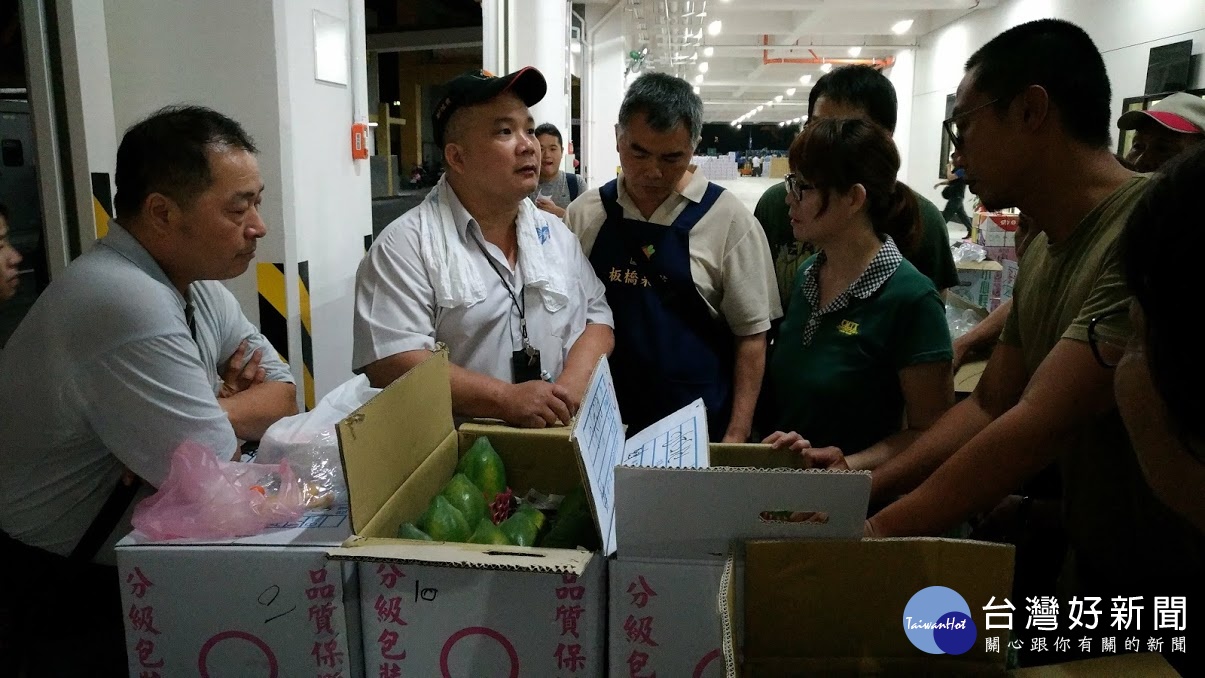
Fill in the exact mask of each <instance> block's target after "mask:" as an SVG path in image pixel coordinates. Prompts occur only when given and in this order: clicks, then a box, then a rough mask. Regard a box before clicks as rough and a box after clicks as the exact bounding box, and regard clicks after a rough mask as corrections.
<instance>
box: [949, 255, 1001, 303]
mask: <svg viewBox="0 0 1205 678" xmlns="http://www.w3.org/2000/svg"><path fill="white" fill-rule="evenodd" d="M957 266H958V286H957V287H954V288H952V289H951V292H953V293H954V294H956V295H957V296H960V297H962V298H963V299H966V300H967V301H969V302H971V303H972V304H974V305H976V306H979V307H981V308H984V309H987V310H988V311H989V312H990V311H993V310H995V308H996V307H997V306H999V305H1000V303H1001V301H1002V299H1001V294H1002V292H1003V284H1002V280H1003V276H1004V266H1003V265H1002V264H1001V263H1000V262H998V261H992V260H991V259H986V260H984V261H967V262H958V264H957ZM1014 278H1015V275H1014ZM1008 294H1009V296H1011V295H1012V286H1011V284H1010V285H1009V287H1008Z"/></svg>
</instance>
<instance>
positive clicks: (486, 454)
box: [456, 436, 506, 504]
mask: <svg viewBox="0 0 1205 678" xmlns="http://www.w3.org/2000/svg"><path fill="white" fill-rule="evenodd" d="M456 472H457V473H463V474H464V475H465V476H467V477H468V479H469V480H470V481H472V483H473V484H474V485H476V486H477V489H479V490H481V496H482V497H483V498H484V499H485V502H486V503H487V504H488V503H490V502H492V501H494V498H495V497H497V496H498V494H499V493H502V492H505V491H506V466H505V465H504V464H503V463H502V457H499V456H498V453H497V452H496V451H494V446H493V445H491V444H490V439H489V438H487V437H485V436H482V437H480V438H478V439H477V440H475V441H473V445H472V446H471V447H470V448H469V450H468V452H465V453H464V456H463V457H461V458H460V463H459V464H458V465H457V466H456Z"/></svg>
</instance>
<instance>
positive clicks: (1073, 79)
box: [966, 19, 1112, 148]
mask: <svg viewBox="0 0 1205 678" xmlns="http://www.w3.org/2000/svg"><path fill="white" fill-rule="evenodd" d="M966 69H967V72H968V73H969V72H970V71H971V70H974V71H975V75H974V78H975V80H974V86H975V89H977V90H979V91H981V92H983V93H984V94H986V95H987V96H989V97H992V98H994V99H999V100H1000V101H999V102H998V103H997V104H996V107H997V109H998V110H1004V109H1006V108H1008V105H1009V104H1010V103H1011V102H1012V100H1013V98H1014V97H1015V96H1016V95H1017V94H1019V93H1020V92H1021V91H1022V90H1024V89H1025V88H1026V87H1029V86H1031V85H1038V86H1040V87H1041V88H1042V89H1044V90H1046V94H1047V95H1048V96H1049V97H1050V102H1051V103H1052V104H1053V105H1054V108H1055V109H1056V110H1057V111H1058V114H1059V119H1060V120H1061V121H1062V124H1063V129H1065V130H1067V134H1068V135H1069V136H1070V137H1071V138H1072V139H1075V140H1076V141H1079V142H1081V143H1084V144H1087V145H1089V146H1093V147H1096V148H1103V147H1106V146H1108V145H1109V134H1110V129H1111V127H1110V123H1111V120H1110V117H1109V116H1110V112H1109V106H1110V100H1111V97H1112V90H1111V88H1110V87H1109V74H1108V73H1107V72H1106V71H1105V62H1104V59H1103V58H1101V56H1100V50H1099V49H1097V48H1096V44H1095V43H1093V42H1092V38H1091V37H1089V36H1088V34H1087V33H1086V32H1085V31H1084V29H1082V28H1080V27H1079V26H1076V25H1075V24H1073V23H1071V22H1069V21H1063V20H1062V19H1039V20H1037V21H1030V22H1029V23H1024V24H1021V25H1020V26H1014V27H1013V28H1010V29H1008V30H1007V31H1004V32H1003V33H1001V34H1000V35H997V36H996V37H994V38H992V39H991V40H990V41H988V43H987V44H986V45H984V46H983V47H980V48H979V51H977V52H975V53H974V54H972V55H971V58H970V59H967V63H966Z"/></svg>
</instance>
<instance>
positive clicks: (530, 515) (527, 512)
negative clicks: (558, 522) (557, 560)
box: [515, 502, 551, 543]
mask: <svg viewBox="0 0 1205 678" xmlns="http://www.w3.org/2000/svg"><path fill="white" fill-rule="evenodd" d="M515 513H516V514H520V513H521V514H523V515H524V516H526V517H527V519H528V520H530V521H531V524H532V525H535V528H536V540H535V542H534V543H539V541H540V539H541V538H543V536H544V535H545V534H546V533H547V532H548V528H550V527H551V525H550V524H549V522H548V518H547V516H545V515H544V512H543V511H541V510H540V509H538V508H536V507H534V506H532V505H531V504H528V503H526V502H524V503H522V504H519V508H517V509H515Z"/></svg>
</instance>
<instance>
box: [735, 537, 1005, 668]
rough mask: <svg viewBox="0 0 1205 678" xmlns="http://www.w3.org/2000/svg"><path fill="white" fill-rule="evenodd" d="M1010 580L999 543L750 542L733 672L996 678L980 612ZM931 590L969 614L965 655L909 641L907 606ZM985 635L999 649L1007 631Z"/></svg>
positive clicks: (1001, 595)
mask: <svg viewBox="0 0 1205 678" xmlns="http://www.w3.org/2000/svg"><path fill="white" fill-rule="evenodd" d="M1012 574H1013V547H1012V546H1008V545H1002V544H989V543H986V542H972V541H959V540H948V539H935V538H910V539H871V540H860V541H852V540H844V541H791V542H785V541H778V542H774V541H751V542H749V543H747V544H746V552H745V575H744V612H743V618H744V622H745V627H744V628H745V634H744V646H743V664H742V668H743V670H744V673H743V674H742V675H746V676H781V675H1003V674H1004V662H1005V654H1004V653H1003V652H1000V653H989V652H986V649H985V643H984V642H983V638H984V633H985V629H986V627H987V624H986V621H987V620H986V614H987V612H985V611H984V610H983V607H984V606H987V605H989V604H992V602H993V601H992V598H993V597H994V598H995V604H999V602H1000V601H1002V600H1004V599H1005V598H1007V597H1008V595H1009V594H1010V592H1011V588H1012ZM734 585H735V584H734ZM930 586H945V587H948V588H950V589H953V590H954V591H955V592H957V593H958V594H959V595H960V596H961V597H962V599H963V601H964V602H965V604H966V606H967V607H968V608H969V612H970V617H971V618H972V619H973V621H974V624H975V626H976V629H977V634H976V637H975V642H974V643H973V644H972V645H971V646H970V649H969V650H968V651H966V652H965V653H964V654H961V655H944V654H927V653H926V652H925V651H922V650H920V649H918V648H917V647H916V646H914V645H913V643H912V641H910V640H909V638H908V635H907V634H906V632H905V629H904V623H905V615H907V614H908V609H907V608H908V606H909V603H910V601H911V599H912V598H913V596H915V595H916V594H917V593H918V592H919V591H921V590H922V589H925V588H927V587H930ZM730 609H732V610H734V614H740V613H739V611H737V610H739V608H738V607H736V606H735V605H734V606H731V607H730ZM937 614H940V615H944V614H945V612H941V613H937ZM923 621H932V620H923ZM988 633H990V634H993V635H995V634H1004V635H1005V637H1004V638H1002V642H1001V647H1004V646H1005V645H1006V644H1007V642H1008V638H1007V631H1001V630H993V631H990V632H988ZM935 647H936V646H935ZM736 651H737V650H736V649H735V647H731V646H730V647H729V652H731V653H736Z"/></svg>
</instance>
